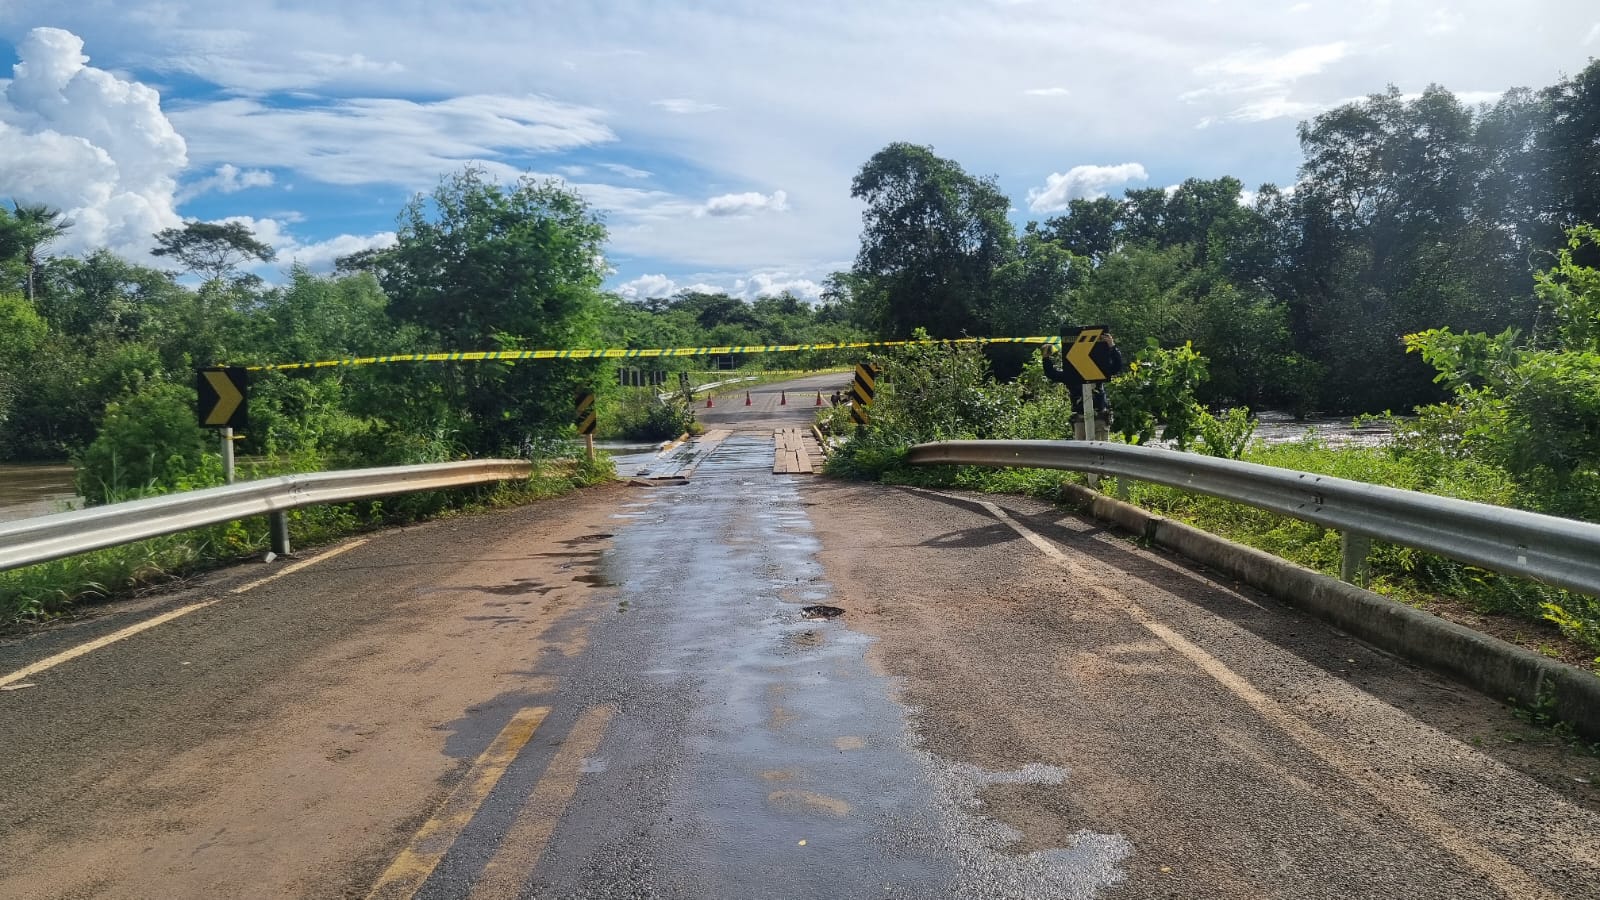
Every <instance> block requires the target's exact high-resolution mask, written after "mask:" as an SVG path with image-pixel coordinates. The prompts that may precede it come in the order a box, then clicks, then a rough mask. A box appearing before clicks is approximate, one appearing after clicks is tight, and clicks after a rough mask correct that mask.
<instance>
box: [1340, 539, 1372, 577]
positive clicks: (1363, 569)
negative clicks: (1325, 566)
mask: <svg viewBox="0 0 1600 900" xmlns="http://www.w3.org/2000/svg"><path fill="white" fill-rule="evenodd" d="M1371 553H1372V538H1370V537H1368V536H1367V535H1364V534H1356V533H1355V532H1353V531H1342V532H1340V533H1339V580H1340V581H1343V582H1347V583H1349V584H1353V585H1355V586H1357V587H1366V586H1367V577H1368V576H1369V575H1370V574H1371V566H1369V565H1368V561H1367V557H1368V555H1369V554H1371Z"/></svg>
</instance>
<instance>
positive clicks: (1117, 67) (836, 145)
mask: <svg viewBox="0 0 1600 900" xmlns="http://www.w3.org/2000/svg"><path fill="white" fill-rule="evenodd" d="M1594 55H1600V7H1596V6H1595V4H1594V3H1593V2H1592V0H1527V2H1519V3H1514V4H1513V3H1505V2H1478V0H1465V2H1439V0H1436V2H1410V0H1338V2H1331V0H1307V2H1298V3H1293V2H1288V3H1271V4H1267V3H1261V2H1247V0H1145V2H1139V3H1129V2H1124V3H1117V4H1111V3H1087V2H1070V3H1068V2H1047V0H966V2H951V0H915V2H913V0H894V2H878V3H861V2H845V0H814V2H811V3H807V4H773V3H768V2H756V0H724V2H720V3H696V4H683V3H670V2H644V0H616V2H605V3H602V2H580V0H544V2H540V3H537V4H529V3H525V2H522V3H517V2H508V0H460V2H454V3H450V4H439V3H436V2H431V3H424V2H421V0H382V2H378V0H343V2H340V0H317V2H309V0H239V2H236V3H231V4H218V3H215V2H196V0H73V2H71V3H70V4H69V3H63V2H61V0H0V75H3V74H6V73H7V69H8V66H12V65H17V66H19V68H17V69H15V70H14V71H12V72H11V73H10V74H11V75H12V77H11V79H10V80H8V81H0V197H7V198H9V197H15V198H17V199H19V200H23V201H26V202H43V203H49V204H51V205H52V206H55V207H58V208H61V209H64V210H66V211H67V212H68V214H69V215H70V216H71V218H72V219H73V221H74V223H75V225H74V228H73V230H72V232H71V233H70V234H69V236H68V238H67V239H66V240H64V241H63V242H61V243H60V244H58V245H56V246H55V247H54V248H53V249H54V251H55V252H58V253H73V252H82V251H83V250H85V249H87V248H90V247H94V246H110V247H112V248H113V249H115V250H117V251H118V252H120V253H123V254H124V255H126V256H129V257H130V258H134V259H141V261H148V259H147V258H145V257H143V254H144V253H145V251H146V250H147V249H148V245H149V239H148V235H149V234H150V233H152V232H153V231H155V230H158V229H160V228H163V227H168V226H171V225H175V224H178V223H179V222H180V221H181V220H182V219H183V218H201V219H207V220H214V219H223V218H243V219H246V220H248V221H249V222H250V223H251V224H252V225H253V226H254V227H255V228H256V229H257V231H258V234H260V235H261V236H262V237H263V238H264V239H266V240H267V241H268V242H270V243H272V244H273V245H274V246H276V247H278V248H279V249H280V251H282V252H281V258H282V260H287V259H297V260H300V261H302V262H304V263H306V264H308V265H311V266H313V267H314V268H326V267H328V266H330V265H331V262H332V259H333V258H334V257H335V256H338V255H342V254H344V253H348V252H352V251H354V250H358V249H361V248H363V247H369V246H380V245H382V244H383V243H384V242H385V241H387V240H391V239H392V231H393V229H394V220H395V215H396V213H397V212H398V211H399V209H400V207H401V206H402V205H403V204H404V203H405V201H406V199H407V198H408V197H410V196H411V195H413V194H414V193H415V192H417V191H425V190H427V189H429V188H430V187H432V186H433V185H434V184H436V183H437V181H438V179H439V177H440V175H442V174H444V173H446V172H449V171H453V170H456V169H459V168H460V167H461V166H463V165H465V164H467V163H468V162H477V163H479V164H482V165H484V166H486V167H488V168H489V170H490V171H491V172H493V173H495V174H496V175H498V176H502V177H505V178H507V179H510V178H514V177H515V176H517V175H518V174H520V173H524V172H527V173H533V174H536V175H540V176H545V177H553V178H560V179H562V180H564V181H566V182H567V183H568V184H570V185H571V186H572V187H573V188H575V189H576V190H578V191H579V192H580V193H582V194H583V195H584V196H585V197H586V198H587V199H588V200H589V202H590V203H591V204H592V205H593V206H595V207H596V208H597V209H599V210H601V211H602V212H603V214H604V215H605V218H606V220H607V224H608V226H609V228H610V232H611V243H610V246H609V248H608V254H607V256H608V262H609V264H610V266H611V267H612V268H613V270H614V274H613V275H612V277H611V279H610V280H609V282H608V283H609V285H610V286H611V287H612V288H614V289H616V290H618V291H619V292H621V293H623V294H624V295H625V296H656V295H663V294H666V293H670V292H671V291H673V290H676V289H682V288H687V287H691V286H698V287H702V288H716V289H723V290H728V291H731V292H733V293H736V294H740V295H743V296H747V297H754V296H756V295H758V294H761V293H767V292H775V291H778V290H791V291H794V292H795V293H797V294H799V295H801V296H805V297H814V296H815V295H816V293H817V291H818V290H819V288H820V284H821V282H822V280H823V279H824V278H825V277H826V276H827V274H828V273H829V272H831V271H834V270H837V269H840V268H845V267H847V266H848V264H849V262H850V260H851V258H852V257H853V256H854V253H855V249H856V244H857V240H858V237H859V234H860V215H861V207H860V205H859V204H858V203H856V202H855V201H854V200H852V199H851V198H850V179H851V177H852V176H853V175H854V174H855V172H856V171H857V169H859V167H860V166H861V164H862V163H863V162H864V161H865V160H866V159H867V158H868V157H869V156H870V155H871V154H872V153H874V152H875V151H877V150H878V149H880V148H882V147H883V146H884V145H885V144H888V143H890V142H892V141H898V140H906V141H913V142H916V143H924V144H931V145H933V147H934V149H935V151H936V152H938V153H940V154H941V155H944V156H948V157H951V158H953V159H955V160H957V161H958V162H959V163H961V164H962V165H963V166H964V167H965V168H966V169H967V170H968V171H970V172H974V173H977V174H985V175H995V176H996V177H997V178H998V179H999V182H1000V186H1001V187H1002V188H1003V189H1004V190H1005V191H1006V192H1007V193H1008V194H1009V195H1010V196H1011V198H1012V202H1013V205H1014V207H1015V214H1014V215H1015V218H1016V220H1017V221H1018V222H1019V223H1021V222H1024V221H1026V220H1028V219H1030V218H1044V217H1047V216H1049V215H1052V214H1054V213H1055V211H1056V210H1058V209H1059V208H1061V207H1062V206H1064V205H1065V203H1066V201H1067V200H1068V199H1070V198H1072V197H1078V196H1094V195H1096V194H1099V193H1111V194H1117V193H1120V191H1121V190H1123V189H1124V188H1127V187H1144V186H1167V185H1172V184H1177V183H1178V182H1181V181H1182V180H1183V179H1185V178H1189V177H1205V178H1210V177H1216V176H1219V175H1224V174H1230V175H1234V176H1237V177H1239V178H1241V179H1242V180H1243V181H1244V182H1245V183H1246V185H1247V186H1251V187H1253V186H1256V185H1259V184H1261V183H1263V182H1269V181H1270V182H1275V183H1279V184H1289V183H1292V182H1293V181H1294V178H1295V169H1296V167H1297V165H1298V163H1299V160H1300V154H1299V149H1298V145H1297V143H1296V139H1295V125H1296V124H1297V123H1298V122H1299V121H1300V120H1302V119H1304V118H1307V117H1309V116H1312V115H1315V114H1316V113H1317V112H1318V111H1320V110H1323V109H1327V108H1329V107H1330V106H1333V105H1336V104H1338V103H1340V102H1344V101H1347V100H1350V99H1352V98H1356V97H1360V96H1362V95H1364V94H1367V93H1370V92H1373V91H1377V90H1381V89H1383V88H1384V86H1385V85H1387V84H1389V83H1393V84H1395V85H1397V86H1399V88H1400V89H1401V90H1402V91H1405V92H1416V91H1420V90H1422V89H1423V88H1424V87H1426V86H1427V85H1428V84H1430V83H1438V84H1442V85H1444V86H1445V87H1447V88H1449V89H1451V90H1453V91H1455V92H1457V93H1458V94H1459V95H1462V96H1463V97H1464V98H1466V99H1468V100H1471V101H1475V102H1482V101H1490V100H1493V98H1494V97H1495V96H1496V95H1497V92H1499V91H1501V90H1503V89H1505V88H1508V87H1512V86H1531V87H1539V86H1543V85H1545V84H1549V83H1551V82H1553V81H1555V80H1556V79H1557V78H1559V77H1560V76H1561V75H1562V74H1564V73H1571V72H1575V71H1577V70H1578V69H1579V68H1581V67H1582V66H1583V65H1585V64H1586V62H1587V61H1588V59H1589V58H1590V57H1591V56H1594ZM280 266H281V262H280V264H279V265H275V266H271V267H268V269H267V270H265V271H263V274H264V275H266V276H267V277H269V278H271V277H273V273H274V271H276V269H277V268H279V267H280Z"/></svg>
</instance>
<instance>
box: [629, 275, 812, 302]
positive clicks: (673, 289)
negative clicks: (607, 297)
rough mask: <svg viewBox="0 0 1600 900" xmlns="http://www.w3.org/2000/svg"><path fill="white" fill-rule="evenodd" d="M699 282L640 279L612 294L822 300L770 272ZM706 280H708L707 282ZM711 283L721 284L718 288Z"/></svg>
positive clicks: (796, 281) (798, 279)
mask: <svg viewBox="0 0 1600 900" xmlns="http://www.w3.org/2000/svg"><path fill="white" fill-rule="evenodd" d="M696 277H699V278H701V279H702V280H700V281H696V282H694V283H692V284H685V285H680V284H679V283H678V282H677V281H675V280H674V279H672V278H669V277H667V276H666V275H661V274H657V275H641V276H639V277H638V278H634V279H631V280H629V281H625V282H623V283H622V284H619V285H617V288H616V291H617V293H618V294H620V295H621V296H622V297H623V299H626V300H646V299H650V298H654V297H671V296H673V295H675V294H678V293H680V292H686V291H696V292H699V293H705V294H727V295H728V296H730V297H739V298H741V299H743V300H756V299H758V298H761V297H775V296H777V295H779V294H783V293H789V294H793V295H794V296H796V297H798V298H800V299H801V300H805V301H807V302H809V303H815V302H817V300H818V299H819V298H820V297H821V296H822V285H821V284H820V283H818V282H816V281H813V280H812V279H809V278H804V277H802V276H800V275H798V274H794V273H790V272H783V271H773V272H749V273H746V274H743V275H726V274H723V275H701V276H696ZM707 279H709V280H707ZM714 282H721V283H720V284H718V283H714Z"/></svg>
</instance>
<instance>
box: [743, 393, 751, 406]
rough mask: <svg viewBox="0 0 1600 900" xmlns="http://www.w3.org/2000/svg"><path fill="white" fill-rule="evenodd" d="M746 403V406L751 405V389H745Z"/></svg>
mask: <svg viewBox="0 0 1600 900" xmlns="http://www.w3.org/2000/svg"><path fill="white" fill-rule="evenodd" d="M744 405H745V406H749V405H750V392H749V391H745V392H744Z"/></svg>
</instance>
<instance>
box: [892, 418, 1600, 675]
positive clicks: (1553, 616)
mask: <svg viewBox="0 0 1600 900" xmlns="http://www.w3.org/2000/svg"><path fill="white" fill-rule="evenodd" d="M1244 459H1245V460H1246V461H1248V462H1255V463H1261V464H1264V465H1270V466H1277V467H1280V468H1285V469H1296V470H1299V471H1302V472H1314V473H1317V474H1324V475H1333V476H1336V477H1339V478H1346V479H1349V480H1352V481H1364V482H1369V483H1373V484H1384V485H1388V486H1391V487H1397V488H1404V489H1407V490H1414V491H1423V492H1427V493H1432V494H1439V495H1443V496H1450V497H1459V498H1461V499H1465V500H1475V501H1478V502H1482V503H1492V504H1495V505H1499V506H1518V505H1519V504H1518V503H1517V502H1516V501H1517V491H1516V488H1515V486H1514V485H1512V484H1511V483H1510V482H1509V480H1507V479H1506V478H1505V477H1504V475H1503V473H1500V472H1499V471H1498V470H1495V469H1492V468H1487V467H1483V466H1479V465H1475V464H1473V463H1472V462H1470V461H1465V460H1463V461H1454V462H1451V463H1447V464H1442V465H1441V464H1439V463H1438V461H1437V460H1434V461H1432V464H1430V465H1426V466H1424V465H1420V464H1418V463H1415V462H1412V461H1409V460H1406V459H1404V458H1397V457H1396V456H1395V455H1393V454H1391V453H1389V452H1388V451H1386V450H1384V449H1379V448H1340V449H1334V448H1330V447H1327V446H1325V445H1322V444H1320V443H1317V442H1315V441H1310V442H1299V443H1292V444H1278V445H1271V446H1266V445H1256V446H1255V447H1253V448H1251V449H1250V450H1249V451H1247V452H1246V453H1245V455H1244ZM883 480H884V481H890V482H899V483H910V484H922V485H933V484H938V485H945V486H952V487H960V488H965V489H968V490H976V491H985V492H991V493H1018V494H1030V495H1033V496H1038V497H1043V498H1046V499H1050V500H1054V499H1056V498H1057V497H1058V496H1059V488H1060V485H1061V484H1062V483H1063V482H1069V481H1070V482H1073V483H1078V484H1081V483H1083V476H1081V475H1079V474H1076V473H1062V472H1059V471H1054V470H1048V469H986V468H979V467H974V466H960V467H943V466H941V467H936V468H911V467H905V466H899V467H893V468H890V469H888V470H887V471H885V472H884V475H883ZM1114 484H1115V480H1114V479H1105V480H1102V486H1103V489H1104V490H1107V491H1108V492H1109V491H1111V490H1112V489H1113V487H1112V486H1113V485H1114ZM1129 499H1130V501H1131V502H1133V503H1135V504H1138V505H1139V506H1142V507H1144V508H1146V509H1148V510H1151V511H1152V512H1156V513H1159V514H1161V515H1163V516H1167V517H1168V518H1171V519H1175V520H1178V521H1182V522H1185V523H1188V524H1190V525H1193V526H1195V527H1197V528H1201V529H1204V530H1205V531H1208V532H1210V533H1212V534H1215V535H1218V536H1221V537H1225V538H1227V539H1229V540H1232V541H1237V542H1238V543H1241V544H1245V545H1247V546H1250V547H1254V548H1256V549H1259V550H1264V551H1266V552H1268V553H1272V554H1274V555H1276V556H1279V557H1282V558H1283V559H1287V560H1289V561H1291V562H1294V563H1298V564H1300V565H1302V566H1305V567H1307V568H1310V569H1314V570H1316V571H1318V572H1322V573H1324V574H1328V575H1335V576H1336V575H1337V574H1338V572H1339V559H1340V549H1339V533H1338V532H1337V531H1335V530H1333V529H1329V528H1324V527H1322V526H1319V525H1314V524H1311V523H1309V522H1303V521H1300V520H1299V519H1292V518H1289V517H1287V516H1281V515H1278V514H1276V513H1271V512H1267V511H1265V510H1260V509H1256V508H1254V507H1250V506H1245V505H1242V504H1238V503H1232V502H1230V501H1227V500H1219V499H1216V498H1213V497H1207V496H1204V495H1201V494H1193V493H1189V492H1187V491H1183V490H1179V489H1177V488H1169V487H1163V486H1161V485H1154V484H1147V483H1142V482H1134V483H1132V484H1130V485H1129ZM1369 559H1370V564H1371V582H1370V583H1369V584H1368V588H1370V589H1371V590H1373V591H1375V592H1377V593H1380V594H1383V595H1385V596H1387V597H1390V598H1392V599H1394V600H1396V601H1398V602H1402V603H1406V604H1409V605H1413V606H1419V607H1423V608H1428V609H1430V610H1432V611H1435V612H1439V613H1441V614H1444V615H1447V616H1449V617H1452V618H1461V616H1460V615H1459V613H1463V612H1464V613H1467V614H1468V615H1471V614H1478V615H1481V616H1484V617H1489V618H1490V619H1494V620H1496V621H1497V622H1498V623H1499V624H1496V623H1495V622H1485V621H1472V622H1466V623H1465V624H1468V625H1469V626H1473V627H1478V628H1479V629H1480V630H1486V631H1490V632H1491V633H1493V634H1495V635H1496V636H1498V637H1501V638H1503V639H1507V640H1511V641H1513V642H1515V643H1519V644H1521V645H1523V646H1525V647H1528V648H1530V649H1533V650H1535V651H1537V652H1542V653H1544V654H1545V655H1547V656H1552V657H1555V658H1559V659H1565V660H1566V661H1568V662H1573V663H1578V664H1583V665H1587V666H1589V667H1591V668H1593V669H1594V670H1595V671H1596V672H1600V657H1597V656H1596V654H1597V653H1600V599H1596V598H1594V597H1588V596H1584V595H1581V594H1574V593H1571V592H1569V591H1564V590H1561V589H1559V588H1553V587H1550V586H1548V585H1543V584H1538V583H1536V582H1533V581H1529V580H1527V579H1522V578H1515V577H1510V576H1505V575H1500V574H1497V573H1494V572H1489V571H1486V570H1483V569H1479V568H1476V567H1474V566H1469V565H1465V564H1463V563H1458V562H1455V561H1453V560H1448V559H1444V558H1443V557H1439V556H1435V555H1433V554H1430V553H1424V552H1422V551H1420V550H1414V549H1411V548H1407V547H1399V546H1395V545H1393V544H1386V543H1382V542H1374V543H1373V547H1372V553H1371V556H1370V558H1369Z"/></svg>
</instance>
